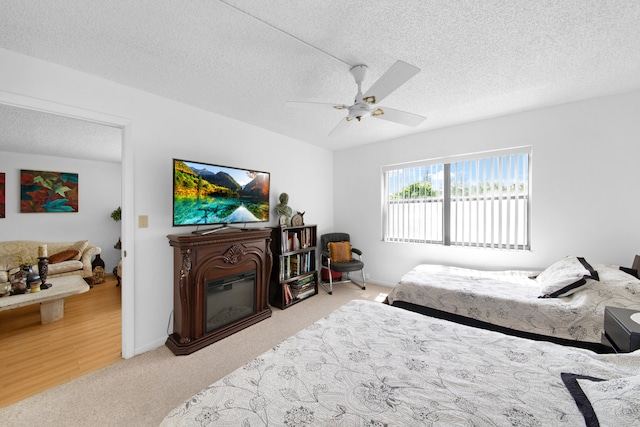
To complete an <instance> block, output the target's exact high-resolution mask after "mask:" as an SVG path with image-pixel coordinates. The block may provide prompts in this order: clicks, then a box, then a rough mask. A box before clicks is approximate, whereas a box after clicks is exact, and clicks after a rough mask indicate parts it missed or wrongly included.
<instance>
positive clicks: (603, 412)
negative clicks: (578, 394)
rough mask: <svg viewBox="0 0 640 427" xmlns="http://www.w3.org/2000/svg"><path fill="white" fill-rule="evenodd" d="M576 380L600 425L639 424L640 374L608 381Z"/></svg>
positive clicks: (620, 426)
mask: <svg viewBox="0 0 640 427" xmlns="http://www.w3.org/2000/svg"><path fill="white" fill-rule="evenodd" d="M577 380H578V384H579V385H580V388H581V389H582V392H583V393H584V395H585V397H586V400H587V402H588V403H589V404H590V405H591V408H593V414H594V415H595V417H596V418H597V419H598V421H599V424H600V425H601V426H616V427H622V426H637V425H640V411H639V410H638V409H639V408H640V376H637V375H636V376H633V377H626V378H618V379H614V380H608V381H590V380H588V379H582V378H578V379H577ZM585 403H586V402H585Z"/></svg>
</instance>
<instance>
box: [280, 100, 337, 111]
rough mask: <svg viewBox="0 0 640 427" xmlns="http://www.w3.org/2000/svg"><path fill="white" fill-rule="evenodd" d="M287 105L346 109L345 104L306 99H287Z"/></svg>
mask: <svg viewBox="0 0 640 427" xmlns="http://www.w3.org/2000/svg"><path fill="white" fill-rule="evenodd" d="M284 105H285V107H297V108H299V107H303V108H335V109H336V110H346V109H347V108H349V107H347V106H346V105H344V104H330V103H328V102H304V101H286V102H285V103H284Z"/></svg>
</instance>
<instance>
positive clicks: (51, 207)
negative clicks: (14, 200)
mask: <svg viewBox="0 0 640 427" xmlns="http://www.w3.org/2000/svg"><path fill="white" fill-rule="evenodd" d="M20 212H22V213H33V212H78V174H77V173H67V172H47V171H33V170H24V169H23V170H21V171H20Z"/></svg>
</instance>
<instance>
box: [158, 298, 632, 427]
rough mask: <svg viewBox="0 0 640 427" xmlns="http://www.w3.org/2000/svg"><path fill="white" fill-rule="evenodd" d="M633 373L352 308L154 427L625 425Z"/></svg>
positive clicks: (616, 358)
mask: <svg viewBox="0 0 640 427" xmlns="http://www.w3.org/2000/svg"><path fill="white" fill-rule="evenodd" d="M639 366H640V351H636V352H633V353H627V354H598V353H595V352H593V351H590V350H586V349H580V348H568V347H564V346H560V345H557V344H554V343H549V342H538V341H532V340H528V339H525V338H520V337H513V336H509V335H505V334H502V333H499V332H495V331H487V330H479V329H476V328H472V327H469V326H466V325H461V324H458V323H454V322H450V321H446V320H443V319H437V318H432V317H428V316H423V315H421V314H418V313H414V312H411V311H408V310H403V309H399V308H396V307H392V306H389V305H385V304H382V303H374V302H370V301H357V300H356V301H351V302H349V303H347V304H345V305H344V306H342V307H340V308H339V309H337V310H336V311H334V312H333V313H331V314H330V315H329V316H327V317H325V318H324V319H321V320H320V321H318V322H316V323H314V324H313V325H311V326H309V327H308V328H306V329H304V330H302V331H301V332H299V333H297V334H295V335H294V336H292V337H290V338H289V339H287V340H285V341H284V342H282V343H281V344H279V345H278V346H276V347H275V348H273V349H272V350H270V351H268V352H266V353H264V354H262V355H261V356H259V357H257V358H256V359H254V360H253V361H251V362H249V363H248V364H246V365H245V366H244V367H242V368H240V369H238V370H236V371H234V372H232V373H231V374H229V375H227V376H226V377H224V378H222V379H221V380H219V381H217V382H215V383H213V384H211V385H210V386H209V387H207V388H206V389H204V390H202V391H201V392H199V393H197V394H196V395H194V396H192V397H191V398H189V399H188V400H186V401H185V402H184V403H183V404H181V405H179V406H178V407H177V408H175V409H174V410H172V411H171V412H170V413H169V414H168V415H167V416H166V417H165V419H164V420H163V422H162V425H163V426H205V425H216V426H252V427H256V426H267V425H269V426H285V425H286V426H329V425H330V426H384V425H388V426H392V425H393V426H408V425H412V426H413V425H425V426H427V425H428V426H451V425H469V426H470V425H474V426H507V425H509V426H511V425H516V426H536V425H538V426H548V425H563V426H580V425H585V423H586V425H596V424H594V422H595V421H596V419H597V420H599V421H600V423H601V424H602V425H607V424H606V423H607V422H608V423H609V425H616V426H630V425H638V423H640V393H638V389H640V373H639V372H638V367H639ZM585 420H586V421H585Z"/></svg>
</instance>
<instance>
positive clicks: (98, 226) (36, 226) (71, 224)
mask: <svg viewBox="0 0 640 427" xmlns="http://www.w3.org/2000/svg"><path fill="white" fill-rule="evenodd" d="M20 169H31V170H43V171H52V172H70V173H77V174H78V191H79V195H78V212H70V213H20ZM0 172H4V173H5V180H6V184H5V192H6V194H5V203H6V217H5V219H1V220H0V240H3V241H4V240H42V241H49V242H72V241H77V240H89V241H90V242H91V243H93V244H94V245H96V246H100V247H101V248H102V255H101V258H102V259H103V260H104V262H105V267H106V270H107V272H110V271H111V270H113V267H115V266H116V265H117V264H118V260H119V259H120V251H118V250H116V249H114V248H113V245H114V244H115V243H116V242H117V241H118V236H120V224H119V223H116V222H115V221H113V220H112V219H111V216H110V215H111V212H112V211H113V210H114V209H115V208H117V207H118V206H120V202H121V201H120V199H121V197H120V193H121V187H122V185H121V183H122V169H121V167H120V164H119V163H108V162H96V161H87V160H78V159H65V158H61V157H52V156H39V155H23V154H17V153H8V152H0Z"/></svg>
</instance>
